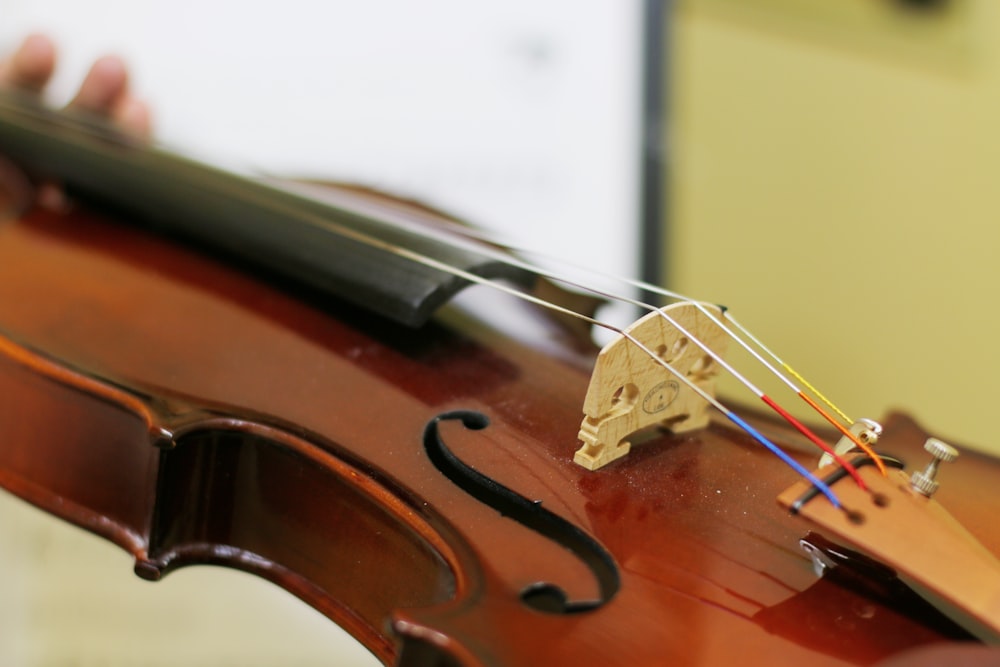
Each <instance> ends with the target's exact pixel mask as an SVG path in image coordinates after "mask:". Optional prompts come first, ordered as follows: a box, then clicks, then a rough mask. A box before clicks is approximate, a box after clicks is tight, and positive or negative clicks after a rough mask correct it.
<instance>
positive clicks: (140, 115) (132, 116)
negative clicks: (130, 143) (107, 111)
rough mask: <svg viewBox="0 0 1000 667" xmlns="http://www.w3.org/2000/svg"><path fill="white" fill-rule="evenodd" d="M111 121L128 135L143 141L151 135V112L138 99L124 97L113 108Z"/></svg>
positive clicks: (147, 106)
mask: <svg viewBox="0 0 1000 667" xmlns="http://www.w3.org/2000/svg"><path fill="white" fill-rule="evenodd" d="M112 119H113V120H114V121H115V123H116V124H118V125H119V126H121V127H123V128H125V130H126V131H127V132H129V133H130V134H134V135H135V136H137V137H141V138H143V139H146V138H149V137H150V136H151V135H152V133H153V119H152V112H151V111H150V108H149V105H148V104H146V103H145V102H143V101H142V100H140V99H137V98H135V97H132V96H130V95H126V96H125V98H124V99H122V100H121V102H119V103H118V105H117V106H116V107H115V110H114V113H113V114H112Z"/></svg>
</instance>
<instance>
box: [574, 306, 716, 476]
mask: <svg viewBox="0 0 1000 667" xmlns="http://www.w3.org/2000/svg"><path fill="white" fill-rule="evenodd" d="M702 308H703V309H704V310H702V309H699V308H698V307H696V306H695V305H694V304H692V303H690V302H682V303H675V304H672V305H669V306H666V307H664V308H661V309H659V310H657V311H652V312H650V313H648V314H647V315H645V316H644V317H642V318H641V319H639V320H638V321H636V322H635V323H634V324H632V325H631V326H629V327H628V328H626V329H625V330H624V335H622V336H621V337H619V338H617V339H615V340H613V341H612V342H610V343H608V344H607V345H606V346H605V347H604V349H603V350H601V352H600V354H599V355H598V356H597V362H596V363H595V365H594V373H593V375H592V376H591V378H590V386H589V387H588V389H587V397H586V399H585V400H584V404H583V411H584V418H583V422H582V423H581V424H580V434H579V438H580V440H581V441H582V442H583V446H582V447H580V449H579V450H577V452H576V455H575V456H574V457H573V460H574V461H576V463H578V464H579V465H581V466H583V467H584V468H587V469H588V470H597V469H598V468H600V467H602V466H605V465H607V464H608V463H610V462H612V461H614V460H615V459H618V458H621V457H622V456H625V455H626V454H627V453H628V452H629V450H630V448H631V443H629V442H628V440H626V438H629V437H630V436H632V435H633V434H634V433H636V432H638V431H640V430H642V429H644V428H646V427H649V426H652V425H660V426H664V427H666V428H669V429H670V430H671V431H673V432H675V433H679V432H683V431H690V430H693V429H697V428H702V427H704V426H706V425H707V424H708V410H709V407H710V405H709V403H708V402H707V401H706V400H705V398H703V397H702V396H700V395H698V393H697V392H696V391H695V390H694V389H693V388H692V386H691V384H694V385H696V386H697V387H698V388H700V389H701V390H703V391H704V392H706V393H707V394H709V395H710V396H713V397H714V395H715V377H716V375H717V374H718V370H719V369H718V364H716V363H715V362H714V360H713V359H712V357H711V356H709V355H708V354H707V353H706V352H705V350H704V349H703V348H702V347H700V346H699V345H698V344H696V343H695V342H694V341H692V340H690V339H689V336H688V334H690V335H691V336H695V337H697V338H698V340H699V341H701V343H702V344H704V345H705V346H707V347H708V348H710V349H711V350H713V351H714V352H715V353H716V354H718V355H724V354H725V352H726V347H727V343H728V338H727V336H726V334H725V332H724V331H723V330H722V329H721V328H720V327H719V325H718V324H716V323H715V322H714V321H712V318H710V317H709V316H708V315H707V314H706V313H705V312H704V311H706V310H707V311H709V312H711V313H712V314H713V315H714V316H715V317H716V318H719V317H721V316H722V311H721V310H720V309H719V308H716V307H714V306H702ZM674 323H676V325H679V326H680V327H681V328H683V329H684V331H685V332H687V333H684V332H681V331H680V330H679V329H678V326H675V324H674ZM635 341H638V342H639V343H641V344H642V346H643V347H645V348H646V349H643V347H640V345H638V344H636V342H635ZM650 352H652V353H653V355H655V356H653V355H651V354H650ZM667 366H669V367H670V368H672V369H673V370H674V371H676V373H680V374H683V375H684V378H681V377H677V376H676V375H675V374H673V373H671V372H670V370H668V368H667ZM685 378H686V381H685Z"/></svg>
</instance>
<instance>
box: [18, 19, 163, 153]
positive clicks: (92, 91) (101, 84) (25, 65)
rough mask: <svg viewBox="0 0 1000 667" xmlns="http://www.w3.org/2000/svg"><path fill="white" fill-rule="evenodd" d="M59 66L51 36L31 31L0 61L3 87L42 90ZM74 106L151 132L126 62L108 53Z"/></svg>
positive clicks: (140, 132) (146, 111) (93, 69)
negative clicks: (9, 54) (130, 82)
mask: <svg viewBox="0 0 1000 667" xmlns="http://www.w3.org/2000/svg"><path fill="white" fill-rule="evenodd" d="M55 66H56V49H55V45H54V44H53V43H52V40H50V39H49V38H48V37H45V36H44V35H31V36H30V37H28V38H26V39H25V40H24V41H23V42H22V43H21V45H20V47H18V49H17V50H16V51H15V52H14V53H13V55H11V56H10V57H9V58H8V59H6V60H5V61H3V62H0V88H2V87H10V88H19V89H21V90H27V91H32V92H41V91H42V90H43V89H44V88H45V84H46V83H48V81H49V79H50V78H51V77H52V73H53V71H55ZM69 106H70V107H71V108H74V109H81V110H84V111H88V112H92V113H96V114H100V115H103V116H106V117H108V118H109V119H110V120H111V121H113V122H114V123H116V124H117V125H118V126H120V127H122V128H124V129H125V130H127V131H128V132H131V133H133V134H136V135H138V136H143V137H145V136H149V134H150V129H151V122H150V112H149V107H148V106H147V105H146V104H145V103H144V102H142V101H141V100H139V99H138V98H136V97H135V96H134V95H133V94H132V93H131V91H130V90H129V84H128V72H127V70H126V67H125V63H124V62H122V60H121V58H118V57H117V56H105V57H103V58H100V59H98V60H97V61H95V62H94V64H93V65H92V66H91V68H90V71H89V72H88V73H87V76H86V77H85V78H84V80H83V83H82V84H80V89H79V91H78V92H77V94H76V96H75V97H74V98H73V101H72V102H70V105H69Z"/></svg>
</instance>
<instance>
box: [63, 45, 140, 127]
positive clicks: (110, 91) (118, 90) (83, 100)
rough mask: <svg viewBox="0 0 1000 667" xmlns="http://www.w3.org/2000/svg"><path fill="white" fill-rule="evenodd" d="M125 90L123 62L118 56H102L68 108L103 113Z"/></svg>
mask: <svg viewBox="0 0 1000 667" xmlns="http://www.w3.org/2000/svg"><path fill="white" fill-rule="evenodd" d="M127 88H128V70H127V69H126V67H125V62H124V61H123V60H122V59H121V58H119V57H118V56H103V57H101V58H99V59H97V60H96V61H95V62H94V64H93V65H91V67H90V71H89V72H87V76H86V77H85V78H84V80H83V83H82V84H81V85H80V91H79V92H78V93H77V95H76V97H75V98H74V99H73V101H72V102H71V103H70V106H74V107H77V108H80V109H86V110H88V111H95V112H99V113H104V112H107V111H110V110H111V109H112V108H113V107H114V106H115V104H116V103H117V102H118V101H119V98H121V97H122V96H123V95H124V94H125V91H126V89H127Z"/></svg>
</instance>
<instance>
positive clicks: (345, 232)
mask: <svg viewBox="0 0 1000 667" xmlns="http://www.w3.org/2000/svg"><path fill="white" fill-rule="evenodd" d="M38 115H41V114H38ZM67 140H68V139H67ZM88 148H92V147H88ZM102 148H105V147H104V146H102ZM263 187H265V188H267V187H268V186H263ZM227 189H228V188H227ZM231 194H232V196H234V197H241V198H243V199H244V200H254V203H255V204H256V205H258V206H261V207H264V208H270V209H271V210H272V211H275V212H279V213H284V214H286V215H289V216H290V217H293V218H296V219H298V220H299V221H301V222H304V223H306V224H310V225H312V226H316V227H320V228H323V229H327V230H330V231H334V232H336V233H338V234H340V235H341V236H344V237H346V238H350V239H352V240H354V241H357V242H359V243H363V244H366V245H368V246H370V247H373V248H378V249H381V250H384V251H386V252H389V253H392V254H395V255H397V256H400V257H403V258H406V259H408V260H410V261H413V262H415V263H418V264H422V265H424V266H427V267H430V268H433V269H436V270H439V271H442V272H444V273H449V274H451V275H454V276H456V277H459V278H462V279H464V280H467V281H469V282H472V283H476V284H481V285H486V286H489V287H492V288H494V289H498V290H500V291H503V292H506V293H508V294H510V295H512V296H514V297H516V298H520V299H522V300H526V301H528V302H531V303H534V304H535V305H538V306H541V307H544V308H547V309H550V310H553V311H555V312H559V313H562V314H564V315H567V316H570V317H575V318H578V319H581V320H583V321H585V322H587V323H589V324H591V325H593V326H599V327H602V328H605V329H608V330H610V331H612V332H613V333H616V334H617V335H619V336H622V337H624V338H625V339H627V340H629V341H630V342H631V343H632V344H634V345H636V346H637V347H638V348H639V349H640V350H641V351H642V352H643V353H644V354H645V355H647V356H648V357H649V358H650V359H652V360H653V362H654V363H657V364H659V365H661V366H662V367H663V368H665V369H666V370H667V371H668V372H670V373H671V374H672V375H674V376H675V377H677V378H678V379H679V380H681V381H682V382H683V383H684V384H685V385H687V386H688V387H689V388H690V389H692V391H694V392H695V393H696V394H698V395H699V396H700V397H701V398H702V399H704V400H705V401H707V402H708V403H709V404H711V405H712V406H713V407H715V408H716V409H717V410H719V411H720V412H721V413H722V414H723V415H724V416H726V417H727V418H728V419H729V420H730V421H732V422H733V423H734V424H736V425H737V426H739V427H740V428H741V429H742V430H744V431H745V432H746V433H748V434H749V435H750V436H751V437H753V438H754V439H755V440H756V441H757V442H759V443H760V444H762V445H763V446H764V447H766V448H767V449H768V450H770V451H771V452H772V453H773V454H775V455H776V456H778V458H779V459H781V460H782V461H783V462H784V463H785V464H786V465H788V466H789V467H791V468H792V469H793V470H795V471H796V472H797V473H798V474H799V475H800V476H803V477H805V478H806V479H807V480H808V481H809V482H810V483H811V484H812V485H813V486H814V487H815V488H816V489H817V490H819V491H820V492H821V493H823V494H824V495H825V496H826V497H827V498H828V499H829V500H830V502H831V504H832V505H833V506H834V507H837V508H840V507H841V504H840V501H839V500H838V499H837V497H836V495H835V494H834V493H833V491H832V489H830V488H829V487H828V486H827V485H826V484H825V483H823V482H822V481H821V480H820V479H819V478H817V477H816V476H815V475H813V474H812V473H811V472H810V471H809V470H807V469H806V468H805V467H803V466H802V465H801V464H800V463H798V462H797V461H795V460H794V459H793V458H791V457H790V456H789V455H788V454H787V453H785V452H784V451H783V450H781V449H780V448H779V447H778V446H777V445H775V444H774V443H772V442H770V441H769V440H768V439H767V438H766V437H764V436H763V435H762V434H761V433H760V432H759V431H757V430H756V429H755V428H753V427H752V426H751V425H750V424H748V423H747V422H746V421H744V420H743V419H742V418H740V417H739V416H738V415H737V414H736V413H735V412H733V411H732V410H730V409H728V408H727V407H725V406H724V405H723V404H722V403H721V402H719V401H718V400H717V399H716V398H715V397H714V396H712V395H711V394H709V393H708V392H706V391H705V390H703V389H702V388H701V387H699V386H698V385H697V384H696V383H695V382H693V381H692V380H691V379H690V378H688V377H687V376H686V375H685V374H684V373H681V372H679V371H678V370H677V369H675V368H674V367H673V366H671V365H670V364H669V363H667V362H666V361H665V360H664V359H661V358H660V357H659V356H658V355H657V354H655V353H654V352H653V351H652V350H650V349H649V348H648V347H647V346H645V345H644V344H643V343H641V342H640V341H639V340H638V339H636V338H635V337H634V336H633V335H632V334H631V333H629V332H627V331H625V330H623V329H620V328H618V327H616V326H614V325H611V324H609V323H606V322H602V321H600V320H597V319H595V318H592V317H589V316H587V315H584V314H582V313H578V312H576V311H573V310H571V309H569V308H565V307H562V306H559V305H558V304H555V303H552V302H549V301H547V300H545V299H541V298H539V297H536V296H533V295H530V294H527V293H525V292H522V291H520V290H517V289H515V288H512V287H508V286H506V285H504V284H502V283H499V282H497V281H494V280H491V279H488V278H483V277H481V276H478V275H476V274H474V273H471V272H469V271H465V270H463V269H460V268H458V267H455V266H451V265H449V264H447V263H445V262H441V261H439V260H436V259H434V258H432V257H429V256H426V255H423V254H422V253H418V252H415V251H412V250H409V249H408V248H404V247H402V246H399V245H396V244H394V243H391V242H387V241H383V240H381V239H378V238H377V237H374V236H371V235H370V234H366V233H363V232H359V231H357V230H355V229H352V228H350V227H347V226H345V225H342V224H339V223H337V222H335V221H332V220H329V219H328V218H325V217H323V216H320V215H318V214H312V213H308V212H304V211H301V210H296V209H294V208H293V207H291V206H289V205H284V204H281V203H278V202H275V201H274V200H273V199H265V198H264V197H263V196H262V195H257V194H256V193H251V192H248V191H247V189H246V188H236V187H233V188H232V192H231ZM439 240H441V241H443V242H445V243H449V244H451V245H452V246H453V247H454V246H455V245H457V244H456V239H454V238H453V237H447V238H439ZM471 251H472V252H476V253H478V254H481V255H487V256H491V255H492V252H491V251H487V249H485V248H482V247H478V246H476V247H473V248H471ZM512 259H513V258H508V257H503V256H501V261H506V262H507V263H508V264H511V265H514V266H521V267H522V268H523V269H524V270H527V271H529V272H531V273H534V274H535V275H538V276H544V277H548V278H550V279H552V280H556V281H559V282H562V283H565V284H569V285H572V286H574V287H578V288H580V289H583V290H586V291H589V292H591V293H593V294H598V295H600V296H603V297H605V298H608V299H612V300H619V301H626V302H628V303H632V304H634V305H638V306H641V307H643V308H647V309H652V310H655V311H656V312H661V311H659V309H657V308H655V307H654V306H650V305H649V304H644V303H642V302H639V301H636V300H634V299H630V298H627V297H621V296H619V295H614V294H610V293H606V292H602V291H599V290H595V289H594V288H591V287H588V286H586V285H581V284H577V283H573V282H572V281H568V280H566V279H563V278H561V277H560V276H556V275H554V274H551V273H550V272H547V271H544V270H542V269H541V268H540V267H533V266H529V265H527V264H526V263H522V262H520V261H519V260H518V261H511V260H512ZM667 319H668V321H670V322H671V323H672V324H673V325H674V326H677V323H676V322H674V321H673V320H672V319H671V318H669V317H667ZM689 338H691V339H692V340H696V341H697V339H696V338H695V337H693V336H689ZM706 349H707V348H706ZM713 354H714V353H713ZM716 358H718V357H716ZM738 377H739V376H738ZM765 402H768V405H771V406H772V407H776V406H775V405H774V404H773V403H772V402H769V401H765ZM782 412H783V411H780V412H779V414H781V413H782ZM835 456H836V454H835ZM858 481H859V482H860V478H859V480H858Z"/></svg>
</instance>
